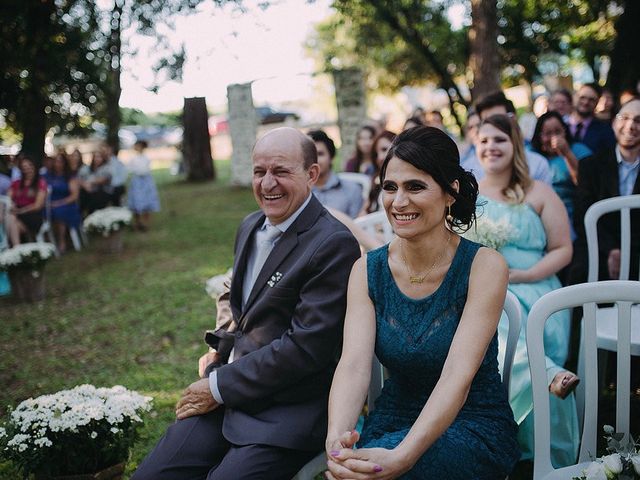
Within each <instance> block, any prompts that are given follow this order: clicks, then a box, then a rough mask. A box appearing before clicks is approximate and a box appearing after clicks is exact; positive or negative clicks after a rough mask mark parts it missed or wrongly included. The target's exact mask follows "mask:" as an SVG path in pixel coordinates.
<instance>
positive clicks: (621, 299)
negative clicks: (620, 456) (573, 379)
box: [527, 280, 640, 480]
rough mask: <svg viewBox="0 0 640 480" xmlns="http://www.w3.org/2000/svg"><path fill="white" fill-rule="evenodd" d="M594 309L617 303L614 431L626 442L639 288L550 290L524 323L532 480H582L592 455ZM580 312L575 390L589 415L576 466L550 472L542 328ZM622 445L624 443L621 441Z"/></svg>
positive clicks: (613, 284)
mask: <svg viewBox="0 0 640 480" xmlns="http://www.w3.org/2000/svg"><path fill="white" fill-rule="evenodd" d="M597 303H615V305H616V306H615V307H614V308H616V311H617V320H618V337H617V342H616V343H617V345H616V350H617V352H618V353H617V355H618V358H617V366H618V372H617V375H618V377H617V385H616V431H617V432H619V433H624V434H625V439H626V440H628V438H629V422H630V413H629V407H630V395H631V391H630V390H631V386H630V371H631V368H630V360H631V348H630V347H631V306H632V304H638V303H640V283H639V282H633V281H628V280H610V281H605V282H592V283H582V284H579V285H573V286H570V287H565V288H560V289H558V290H554V291H553V292H550V293H548V294H546V295H544V296H543V297H542V298H540V299H539V300H538V301H537V302H536V303H535V304H534V305H533V307H532V308H531V312H529V318H528V321H527V351H528V353H529V368H530V370H531V388H532V391H533V414H534V430H533V432H534V460H533V478H534V480H541V479H545V480H555V479H557V480H565V479H567V478H573V477H574V476H580V475H581V474H582V470H583V469H584V468H586V466H587V465H588V464H589V463H590V459H591V457H592V456H594V455H595V454H596V444H597V436H598V434H599V429H598V420H597V419H598V362H597V339H596V324H597V319H596V310H597V306H596V304H597ZM575 307H582V308H583V311H584V317H583V335H582V340H581V343H582V344H583V345H581V347H582V349H583V352H584V361H585V367H586V368H585V369H584V371H585V373H584V374H583V376H582V381H581V382H580V385H578V389H584V392H585V406H586V411H587V412H589V414H588V415H586V416H585V417H584V426H583V430H582V439H581V445H580V455H579V457H578V463H577V464H576V465H571V466H568V467H564V468H560V469H554V467H553V465H552V464H551V453H550V444H551V432H550V411H549V384H548V380H547V370H546V363H545V355H544V324H545V322H546V321H547V318H549V317H550V316H551V315H553V314H554V313H555V312H558V311H561V310H565V309H569V308H575ZM623 441H625V440H624V439H623Z"/></svg>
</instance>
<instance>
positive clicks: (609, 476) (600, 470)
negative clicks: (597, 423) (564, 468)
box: [573, 425, 640, 480]
mask: <svg viewBox="0 0 640 480" xmlns="http://www.w3.org/2000/svg"><path fill="white" fill-rule="evenodd" d="M603 430H604V438H605V440H606V441H607V451H608V452H609V455H604V456H603V457H600V458H596V459H595V460H594V461H593V462H591V463H590V464H589V466H588V467H587V468H585V469H584V470H583V472H582V475H581V476H580V477H573V480H634V479H635V480H638V479H640V443H637V442H635V441H634V440H633V437H631V436H630V437H629V441H628V442H626V443H623V442H622V440H623V437H624V434H622V433H615V432H614V429H613V427H612V426H611V425H605V426H604V428H603Z"/></svg>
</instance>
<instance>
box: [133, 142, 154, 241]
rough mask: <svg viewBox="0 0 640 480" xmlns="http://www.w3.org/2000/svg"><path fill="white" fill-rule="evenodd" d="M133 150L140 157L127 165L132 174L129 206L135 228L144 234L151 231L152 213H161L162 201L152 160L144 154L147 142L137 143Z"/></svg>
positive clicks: (134, 158)
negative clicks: (159, 197) (152, 167)
mask: <svg viewBox="0 0 640 480" xmlns="http://www.w3.org/2000/svg"><path fill="white" fill-rule="evenodd" d="M133 148H134V149H135V151H136V152H138V155H136V156H135V157H133V158H132V159H131V161H130V162H129V164H128V165H127V168H128V169H129V171H130V172H131V174H132V175H131V184H130V185H129V193H128V196H127V206H128V207H129V209H130V210H131V211H132V212H133V217H134V222H133V226H134V228H136V229H137V230H140V231H143V232H144V231H146V230H148V229H149V226H150V223H151V213H152V212H159V211H160V200H159V199H158V190H157V188H156V184H155V182H154V181H153V177H152V176H151V160H149V157H147V156H146V155H145V154H144V153H143V152H144V150H145V149H146V148H147V142H145V141H137V142H136V143H135V145H134V146H133Z"/></svg>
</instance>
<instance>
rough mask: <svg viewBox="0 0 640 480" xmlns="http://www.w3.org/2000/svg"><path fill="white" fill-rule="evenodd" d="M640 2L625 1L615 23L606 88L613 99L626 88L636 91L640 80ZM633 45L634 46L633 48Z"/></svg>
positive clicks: (634, 0) (633, 0)
mask: <svg viewBox="0 0 640 480" xmlns="http://www.w3.org/2000/svg"><path fill="white" fill-rule="evenodd" d="M638 25H640V2H638V1H637V0H630V1H629V0H627V1H626V2H624V12H623V13H622V15H621V16H620V18H619V19H618V21H617V22H616V34H617V35H616V40H615V43H614V46H613V52H611V68H610V69H609V75H608V76H607V88H609V89H610V90H611V92H612V93H613V95H614V97H617V96H618V95H619V94H620V92H621V91H622V90H624V89H626V88H632V89H633V90H634V91H635V92H637V91H638V81H639V80H640V50H638V48H637V45H640V28H638ZM633 45H636V47H634V46H633Z"/></svg>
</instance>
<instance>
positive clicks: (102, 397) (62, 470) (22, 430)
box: [0, 385, 152, 478]
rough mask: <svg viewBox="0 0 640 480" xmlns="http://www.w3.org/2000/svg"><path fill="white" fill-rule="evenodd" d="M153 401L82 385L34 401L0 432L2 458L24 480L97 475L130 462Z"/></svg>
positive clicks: (24, 405) (119, 390)
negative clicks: (137, 437)
mask: <svg viewBox="0 0 640 480" xmlns="http://www.w3.org/2000/svg"><path fill="white" fill-rule="evenodd" d="M151 400H152V399H151V397H144V396H142V395H140V394H139V393H137V392H134V391H131V390H127V389H126V388H124V387H122V386H115V387H112V388H96V387H94V386H93V385H80V386H77V387H75V388H72V389H71V390H62V391H59V392H57V393H54V394H51V395H42V396H40V397H37V398H29V399H28V400H25V401H23V402H22V403H20V405H18V407H17V408H16V409H15V410H13V411H11V412H10V413H9V419H8V420H7V422H6V423H5V426H4V428H2V429H0V458H4V459H7V460H12V461H13V462H14V463H15V465H16V466H17V467H18V468H20V469H21V470H22V471H23V473H24V475H25V478H26V476H28V475H29V474H31V473H36V474H37V475H49V476H56V475H77V474H86V473H93V472H97V471H100V470H103V469H105V468H107V467H110V466H112V465H115V464H118V463H120V462H124V461H126V459H127V457H128V455H129V449H130V448H131V446H132V445H133V442H134V441H135V439H136V433H137V428H138V426H139V425H140V423H141V422H142V419H141V417H140V415H141V414H142V413H143V412H146V411H149V410H150V409H151Z"/></svg>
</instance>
